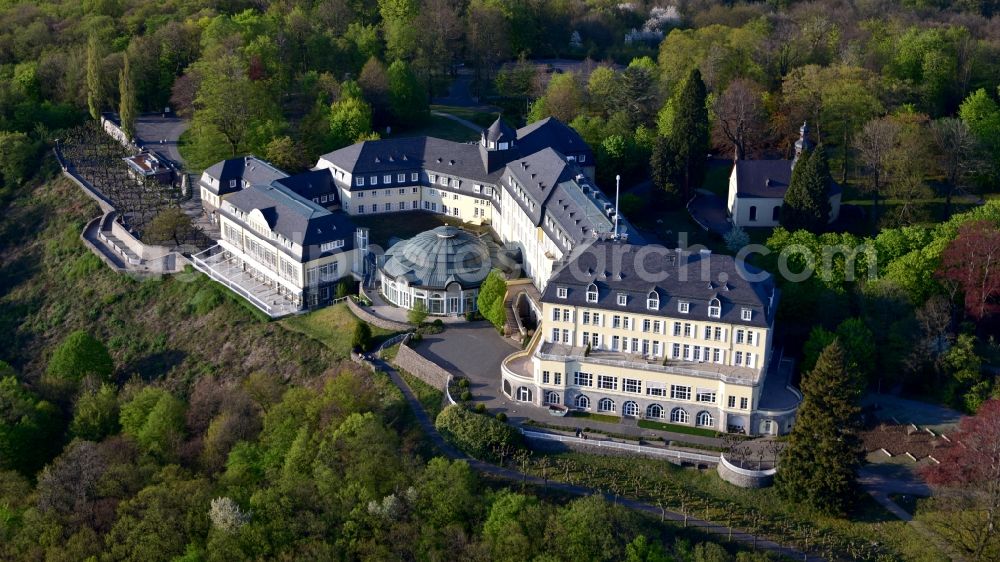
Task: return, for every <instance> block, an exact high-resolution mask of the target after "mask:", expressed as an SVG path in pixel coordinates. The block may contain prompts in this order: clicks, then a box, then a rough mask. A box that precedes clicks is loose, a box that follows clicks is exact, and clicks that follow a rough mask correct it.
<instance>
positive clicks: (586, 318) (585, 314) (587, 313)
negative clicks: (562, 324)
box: [581, 310, 590, 324]
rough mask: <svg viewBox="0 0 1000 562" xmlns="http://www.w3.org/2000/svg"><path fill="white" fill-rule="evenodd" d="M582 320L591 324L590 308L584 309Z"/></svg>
mask: <svg viewBox="0 0 1000 562" xmlns="http://www.w3.org/2000/svg"><path fill="white" fill-rule="evenodd" d="M581 322H583V323H584V324H590V311H589V310H584V311H583V319H582V320H581Z"/></svg>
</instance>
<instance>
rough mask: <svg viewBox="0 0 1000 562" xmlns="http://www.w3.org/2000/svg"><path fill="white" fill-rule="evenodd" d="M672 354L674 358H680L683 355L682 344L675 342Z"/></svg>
mask: <svg viewBox="0 0 1000 562" xmlns="http://www.w3.org/2000/svg"><path fill="white" fill-rule="evenodd" d="M670 356H671V357H673V358H674V359H680V357H681V344H679V343H675V344H674V345H673V346H672V347H671V350H670Z"/></svg>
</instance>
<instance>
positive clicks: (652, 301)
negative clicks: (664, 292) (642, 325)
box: [646, 290, 660, 310]
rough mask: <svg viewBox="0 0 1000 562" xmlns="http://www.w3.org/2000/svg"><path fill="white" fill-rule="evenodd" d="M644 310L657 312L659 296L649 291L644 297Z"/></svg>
mask: <svg viewBox="0 0 1000 562" xmlns="http://www.w3.org/2000/svg"><path fill="white" fill-rule="evenodd" d="M646 308H648V309H649V310H658V309H659V308H660V295H658V294H656V291H655V290H653V291H650V292H649V294H648V295H646Z"/></svg>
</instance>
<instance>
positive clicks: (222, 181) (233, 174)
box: [205, 156, 288, 195]
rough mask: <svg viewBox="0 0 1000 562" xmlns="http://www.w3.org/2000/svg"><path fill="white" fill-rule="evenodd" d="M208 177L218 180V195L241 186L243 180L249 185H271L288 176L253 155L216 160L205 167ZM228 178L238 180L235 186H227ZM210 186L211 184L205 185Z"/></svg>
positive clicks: (236, 189)
mask: <svg viewBox="0 0 1000 562" xmlns="http://www.w3.org/2000/svg"><path fill="white" fill-rule="evenodd" d="M205 173H206V174H208V175H209V176H210V177H213V178H215V179H217V180H219V189H218V191H219V193H218V194H219V195H227V194H229V193H233V192H234V191H238V190H240V189H242V188H243V186H242V185H241V184H242V182H243V181H246V182H248V183H250V185H271V182H273V181H275V180H278V179H281V178H286V177H288V174H286V173H285V172H282V171H281V170H279V169H277V168H275V167H274V166H272V165H271V164H269V163H268V162H265V161H264V160H261V159H260V158H257V157H255V156H244V157H242V158H230V159H229V160H223V161H222V162H216V163H215V164H213V165H211V166H209V167H208V168H206V169H205ZM229 180H239V181H238V182H237V186H236V187H235V188H232V187H229ZM207 187H210V188H211V186H207Z"/></svg>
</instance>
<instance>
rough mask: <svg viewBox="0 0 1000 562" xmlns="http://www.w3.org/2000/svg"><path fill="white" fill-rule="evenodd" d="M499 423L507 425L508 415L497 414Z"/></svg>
mask: <svg viewBox="0 0 1000 562" xmlns="http://www.w3.org/2000/svg"><path fill="white" fill-rule="evenodd" d="M497 421H499V422H501V423H507V414H505V413H503V412H497Z"/></svg>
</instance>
